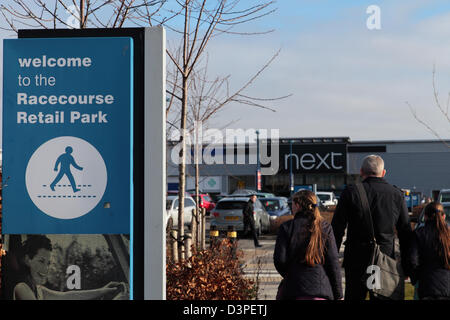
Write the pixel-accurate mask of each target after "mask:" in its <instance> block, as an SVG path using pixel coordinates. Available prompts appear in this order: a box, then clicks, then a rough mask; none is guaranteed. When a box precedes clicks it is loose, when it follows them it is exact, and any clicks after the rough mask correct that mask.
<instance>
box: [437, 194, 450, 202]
mask: <svg viewBox="0 0 450 320" xmlns="http://www.w3.org/2000/svg"><path fill="white" fill-rule="evenodd" d="M439 202H450V192H449V193H447V192H445V193H442V194H441V197H440V199H439Z"/></svg>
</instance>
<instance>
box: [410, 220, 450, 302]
mask: <svg viewBox="0 0 450 320" xmlns="http://www.w3.org/2000/svg"><path fill="white" fill-rule="evenodd" d="M434 223H435V222H434V221H430V222H425V225H424V226H423V227H420V228H418V229H416V230H415V231H414V236H413V239H412V243H411V251H410V261H411V270H412V272H411V282H412V283H413V284H415V283H416V282H417V281H419V292H418V293H419V299H422V298H424V297H450V270H448V269H445V267H444V260H443V258H442V257H441V256H440V255H439V251H438V250H439V249H438V248H440V243H439V238H438V234H437V230H436V227H435V226H434Z"/></svg>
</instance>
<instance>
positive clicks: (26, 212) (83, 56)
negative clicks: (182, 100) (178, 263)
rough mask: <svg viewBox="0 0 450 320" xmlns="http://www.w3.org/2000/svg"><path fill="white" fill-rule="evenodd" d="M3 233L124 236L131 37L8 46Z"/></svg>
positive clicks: (129, 196) (128, 209) (128, 213)
mask: <svg viewBox="0 0 450 320" xmlns="http://www.w3.org/2000/svg"><path fill="white" fill-rule="evenodd" d="M3 56H4V57H3V59H4V60H3V61H4V64H3V70H4V71H3V72H4V78H3V198H4V202H3V232H4V233H6V234H34V233H38V234H130V226H131V222H130V220H131V219H132V217H133V203H132V202H133V188H132V172H133V160H132V151H133V150H132V149H133V143H132V142H133V135H132V132H133V125H132V120H133V115H132V112H133V101H132V100H133V81H132V79H133V40H132V38H129V37H117V38H108V37H101V38H41V39H37V38H34V39H12V40H4V51H3Z"/></svg>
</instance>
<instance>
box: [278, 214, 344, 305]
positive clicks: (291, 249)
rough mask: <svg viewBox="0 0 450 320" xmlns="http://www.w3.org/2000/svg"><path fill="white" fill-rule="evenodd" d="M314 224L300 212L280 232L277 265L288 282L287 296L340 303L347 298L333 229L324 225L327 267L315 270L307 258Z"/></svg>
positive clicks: (320, 266)
mask: <svg viewBox="0 0 450 320" xmlns="http://www.w3.org/2000/svg"><path fill="white" fill-rule="evenodd" d="M310 223H311V222H310V221H309V218H308V217H307V215H305V213H302V212H298V213H297V214H296V215H295V218H294V219H293V220H289V221H286V222H285V223H283V224H282V225H281V226H280V229H279V230H278V236H277V241H276V244H275V252H274V257H273V258H274V264H275V268H276V269H277V271H278V272H279V273H280V274H281V275H282V276H283V278H284V279H285V281H286V287H285V289H286V291H285V296H286V297H287V298H289V299H295V298H296V297H302V296H313V297H321V298H325V299H329V300H338V299H341V298H342V297H343V294H342V277H341V266H340V264H339V257H338V251H337V249H336V242H335V240H334V234H333V230H332V228H331V225H330V224H329V223H328V222H326V221H323V222H322V225H321V227H322V232H323V234H324V237H325V241H326V242H325V252H324V263H323V264H317V265H315V266H314V267H311V266H309V265H307V264H306V262H305V261H304V260H305V255H306V249H307V247H308V243H309V239H310V232H309V229H310Z"/></svg>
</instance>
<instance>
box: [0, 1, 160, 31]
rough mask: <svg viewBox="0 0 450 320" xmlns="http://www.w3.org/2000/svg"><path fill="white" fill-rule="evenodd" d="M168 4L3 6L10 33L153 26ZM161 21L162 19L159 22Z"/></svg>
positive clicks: (0, 8) (5, 3) (9, 3)
mask: <svg viewBox="0 0 450 320" xmlns="http://www.w3.org/2000/svg"><path fill="white" fill-rule="evenodd" d="M166 1H167V0H104V1H100V0H53V1H45V0H34V1H29V0H5V1H2V4H1V5H0V14H1V15H2V17H3V20H4V22H5V23H6V25H5V26H3V27H1V28H2V29H6V30H13V31H15V32H17V31H18V29H20V28H28V29H30V28H41V29H56V28H80V29H83V28H121V27H123V26H124V25H125V23H126V22H127V23H128V25H135V26H141V25H142V24H143V21H142V16H143V15H145V16H146V20H145V25H146V26H149V25H150V26H151V25H152V24H153V22H154V21H153V18H155V19H157V20H158V21H161V20H164V19H161V18H160V17H159V16H158V15H159V14H160V11H161V9H162V7H163V5H164V3H166ZM157 17H158V18H157Z"/></svg>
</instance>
